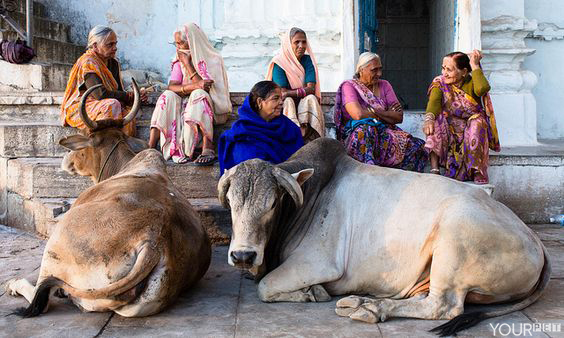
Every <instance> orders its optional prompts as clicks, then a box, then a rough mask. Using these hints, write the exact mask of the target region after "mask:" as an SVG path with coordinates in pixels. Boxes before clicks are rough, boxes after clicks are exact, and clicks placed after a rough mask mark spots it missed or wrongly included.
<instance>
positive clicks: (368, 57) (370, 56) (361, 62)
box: [354, 52, 381, 78]
mask: <svg viewBox="0 0 564 338" xmlns="http://www.w3.org/2000/svg"><path fill="white" fill-rule="evenodd" d="M374 59H378V60H381V59H380V55H378V54H376V53H372V52H364V53H362V54H360V56H359V57H358V62H357V63H356V70H355V74H354V76H355V77H356V78H358V77H359V76H360V71H361V70H362V68H364V66H366V65H367V64H368V63H369V62H370V61H372V60H374ZM380 62H381V61H380Z"/></svg>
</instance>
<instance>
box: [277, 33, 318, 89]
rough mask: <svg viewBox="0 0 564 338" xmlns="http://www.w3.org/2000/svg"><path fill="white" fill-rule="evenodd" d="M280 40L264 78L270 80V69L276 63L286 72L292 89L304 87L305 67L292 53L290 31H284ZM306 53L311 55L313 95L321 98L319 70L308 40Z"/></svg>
mask: <svg viewBox="0 0 564 338" xmlns="http://www.w3.org/2000/svg"><path fill="white" fill-rule="evenodd" d="M280 40H281V41H282V46H281V48H280V53H278V54H277V55H275V56H274V57H273V58H272V60H271V61H270V64H269V65H268V71H267V73H266V80H270V81H272V70H273V69H274V64H277V65H278V66H279V67H280V68H282V69H283V70H284V72H286V77H287V78H288V82H290V87H291V88H292V89H297V88H302V87H304V81H305V69H304V67H303V66H302V65H301V63H300V61H299V60H298V58H297V57H296V55H295V54H294V51H293V50H292V42H291V40H290V31H288V32H286V33H284V34H283V35H282V37H281V38H280ZM306 54H309V56H310V57H311V62H312V63H313V67H314V68H315V96H317V98H318V99H319V100H321V89H320V88H321V87H320V86H319V70H318V69H317V61H316V60H315V56H314V55H313V52H312V51H311V47H310V44H309V41H308V44H307V48H306Z"/></svg>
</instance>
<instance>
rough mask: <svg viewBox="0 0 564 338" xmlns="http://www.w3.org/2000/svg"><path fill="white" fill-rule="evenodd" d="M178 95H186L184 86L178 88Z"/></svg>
mask: <svg viewBox="0 0 564 338" xmlns="http://www.w3.org/2000/svg"><path fill="white" fill-rule="evenodd" d="M180 94H182V95H188V94H187V93H186V91H185V86H182V87H180Z"/></svg>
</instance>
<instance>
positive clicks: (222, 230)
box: [7, 193, 231, 244]
mask: <svg viewBox="0 0 564 338" xmlns="http://www.w3.org/2000/svg"><path fill="white" fill-rule="evenodd" d="M74 201H75V199H73V198H32V199H26V198H23V197H22V196H19V195H18V194H15V193H9V194H8V206H9V208H8V215H7V225H8V226H10V227H13V228H19V229H23V230H25V231H28V232H36V233H38V234H40V235H42V236H45V237H49V236H50V235H51V233H52V232H53V229H54V227H55V225H56V224H57V222H58V221H59V220H61V219H62V217H64V215H65V212H66V211H67V210H68V209H69V208H70V207H71V206H72V203H74ZM189 201H190V203H191V204H192V206H193V207H194V209H195V210H196V211H197V212H198V214H199V215H200V220H201V222H202V224H203V225H204V227H205V228H206V230H207V231H208V234H209V235H210V237H211V239H212V241H213V242H214V243H216V244H217V243H218V242H222V241H223V242H224V243H223V244H225V241H228V238H229V236H231V213H230V211H229V210H228V209H225V208H223V207H222V206H221V205H220V203H219V201H218V200H217V198H191V199H189Z"/></svg>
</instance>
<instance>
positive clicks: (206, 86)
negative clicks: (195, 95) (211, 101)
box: [196, 80, 213, 92]
mask: <svg viewBox="0 0 564 338" xmlns="http://www.w3.org/2000/svg"><path fill="white" fill-rule="evenodd" d="M212 84H213V80H200V81H198V82H196V86H197V87H198V88H200V89H203V90H205V91H206V92H209V91H210V88H211V86H212Z"/></svg>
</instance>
